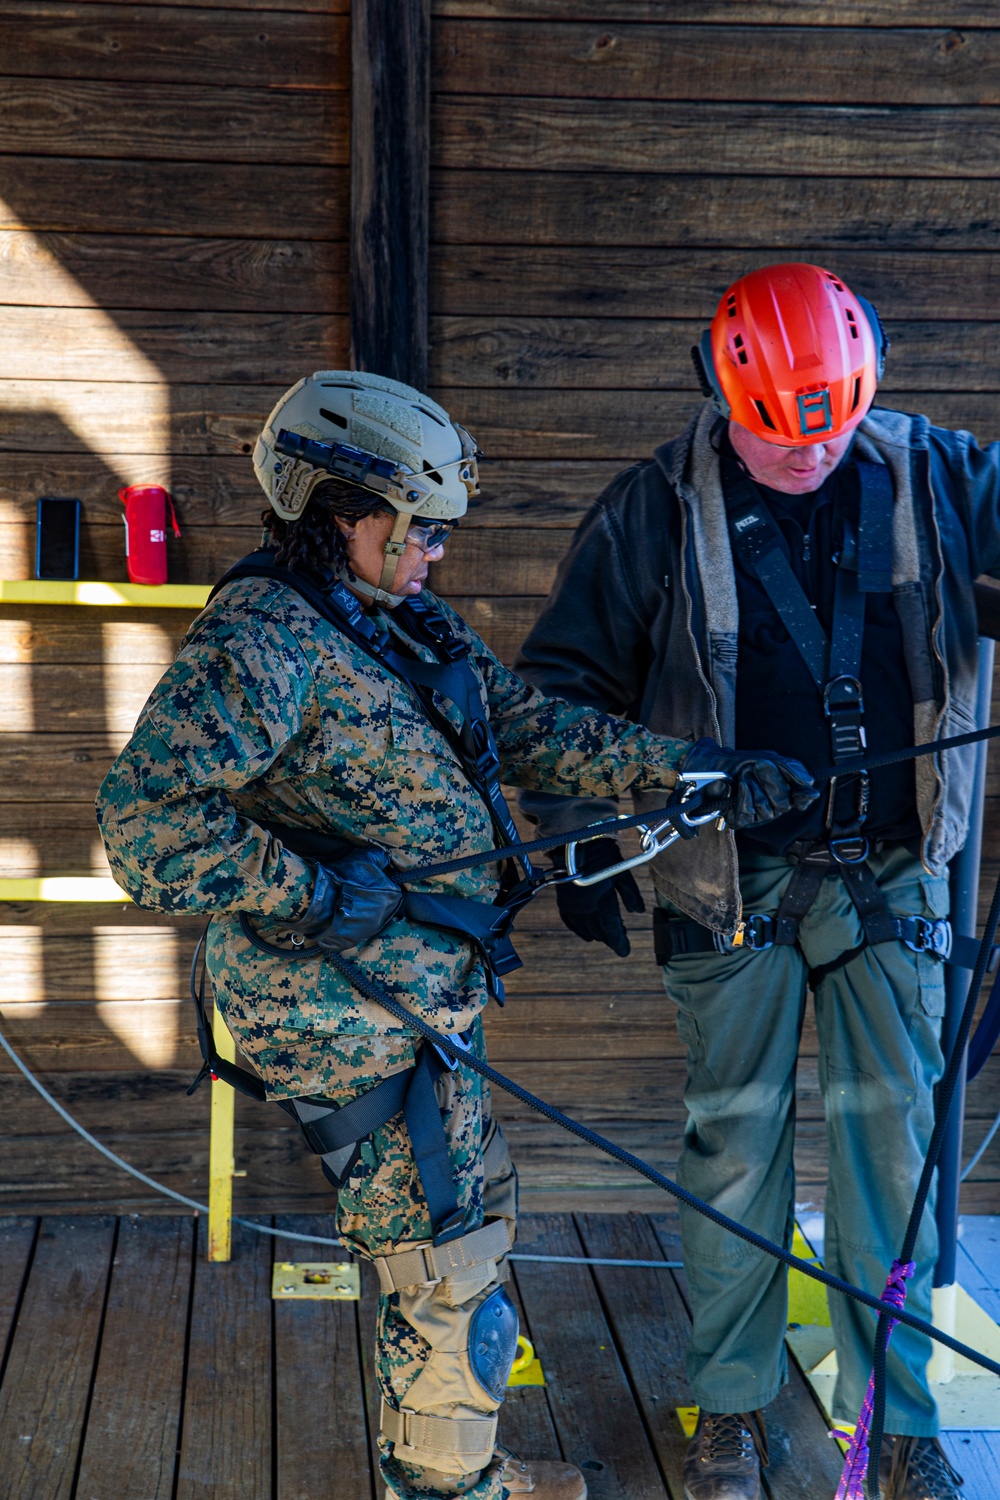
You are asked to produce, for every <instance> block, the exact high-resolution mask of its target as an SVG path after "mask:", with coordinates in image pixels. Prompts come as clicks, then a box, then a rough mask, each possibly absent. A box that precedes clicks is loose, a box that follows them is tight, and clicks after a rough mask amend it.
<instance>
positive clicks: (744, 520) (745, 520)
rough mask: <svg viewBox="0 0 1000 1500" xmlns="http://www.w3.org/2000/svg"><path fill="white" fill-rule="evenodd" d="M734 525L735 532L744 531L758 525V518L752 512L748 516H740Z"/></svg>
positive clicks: (754, 512)
mask: <svg viewBox="0 0 1000 1500" xmlns="http://www.w3.org/2000/svg"><path fill="white" fill-rule="evenodd" d="M735 524H736V530H737V531H746V530H747V529H748V527H750V526H759V525H760V516H759V515H758V514H757V512H756V511H755V510H752V511H751V512H750V514H749V515H748V516H740V518H739V520H738V521H737V522H736V523H735Z"/></svg>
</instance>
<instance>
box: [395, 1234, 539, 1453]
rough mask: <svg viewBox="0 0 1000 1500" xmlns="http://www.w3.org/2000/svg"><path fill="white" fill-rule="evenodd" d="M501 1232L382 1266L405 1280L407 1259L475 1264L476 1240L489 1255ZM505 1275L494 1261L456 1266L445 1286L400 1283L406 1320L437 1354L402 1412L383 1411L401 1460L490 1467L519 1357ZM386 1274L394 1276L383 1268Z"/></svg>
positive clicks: (432, 1355) (409, 1393)
mask: <svg viewBox="0 0 1000 1500" xmlns="http://www.w3.org/2000/svg"><path fill="white" fill-rule="evenodd" d="M501 1230H502V1232H503V1235H504V1236H505V1235H506V1224H505V1221H504V1220H502V1219H501V1220H495V1221H493V1223H491V1224H487V1225H485V1226H484V1229H483V1230H475V1231H473V1233H472V1234H470V1235H466V1236H463V1238H462V1240H458V1241H453V1242H452V1245H443V1246H439V1247H432V1246H426V1247H420V1248H419V1249H417V1250H410V1251H404V1252H402V1253H401V1254H400V1255H394V1256H386V1257H385V1258H384V1262H383V1265H386V1264H387V1265H388V1266H389V1267H390V1268H391V1273H392V1274H393V1276H394V1277H395V1275H398V1274H400V1273H402V1274H405V1268H404V1266H402V1265H400V1266H395V1265H393V1262H402V1261H403V1259H404V1256H405V1258H406V1261H407V1262H410V1261H411V1259H412V1257H414V1256H423V1257H424V1258H425V1260H426V1259H428V1258H430V1257H435V1258H439V1257H443V1256H444V1255H446V1254H447V1253H448V1252H451V1257H452V1258H453V1259H455V1260H458V1259H461V1258H464V1259H466V1260H475V1258H476V1256H475V1249H474V1244H475V1242H476V1240H477V1237H480V1236H483V1237H484V1238H482V1239H481V1240H480V1241H479V1245H480V1249H487V1248H489V1245H490V1241H497V1244H498V1245H499V1242H500V1239H501ZM487 1234H488V1235H489V1237H490V1240H487V1239H486V1238H485V1236H486V1235H487ZM508 1243H509V1241H508ZM463 1246H464V1247H465V1249H464V1252H463V1249H462V1247H463ZM470 1246H472V1247H473V1248H470ZM505 1251H506V1246H505V1247H504V1253H505ZM497 1258H499V1257H497ZM414 1264H415V1262H414ZM442 1269H443V1267H442ZM505 1270H506V1267H498V1266H497V1260H496V1259H495V1258H494V1256H493V1255H490V1256H488V1257H487V1258H485V1259H483V1260H481V1261H479V1263H478V1264H471V1265H468V1264H467V1265H464V1266H462V1265H460V1266H457V1267H456V1269H455V1270H454V1271H450V1272H448V1273H447V1274H445V1275H444V1276H443V1277H442V1278H441V1279H440V1280H436V1281H433V1282H431V1281H427V1280H423V1281H421V1282H418V1283H415V1284H410V1285H404V1286H401V1287H400V1286H399V1285H398V1282H397V1283H396V1290H397V1293H398V1307H399V1311H400V1313H401V1314H402V1316H403V1317H404V1318H405V1319H406V1321H407V1322H408V1323H409V1324H410V1326H411V1327H412V1328H414V1329H415V1330H416V1331H417V1332H418V1333H419V1334H420V1336H421V1338H423V1339H424V1340H425V1341H426V1342H427V1343H428V1344H429V1345H430V1350H431V1352H430V1356H429V1358H428V1359H427V1362H426V1364H425V1365H424V1367H423V1369H422V1370H421V1372H420V1374H419V1375H418V1376H417V1378H416V1380H414V1382H413V1384H412V1385H411V1386H410V1387H409V1389H408V1390H407V1392H406V1395H405V1396H404V1398H403V1402H402V1409H401V1410H400V1411H394V1410H393V1409H392V1408H391V1407H388V1406H387V1405H386V1403H385V1402H384V1401H383V1403H382V1419H381V1427H382V1437H383V1438H386V1439H388V1440H389V1441H391V1442H392V1443H393V1445H394V1455H393V1456H394V1457H396V1458H398V1459H401V1460H402V1461H403V1462H405V1463H410V1464H415V1465H418V1466H420V1467H422V1468H426V1469H433V1470H436V1471H437V1472H438V1473H441V1474H448V1475H456V1474H472V1473H476V1472H477V1471H478V1470H480V1469H483V1468H485V1467H486V1466H487V1464H489V1462H490V1461H491V1458H492V1455H493V1448H494V1445H495V1443H496V1427H497V1418H496V1412H497V1409H498V1408H499V1406H500V1403H501V1401H502V1400H503V1396H504V1390H505V1388H506V1384H507V1377H508V1375H509V1373H510V1366H511V1364H512V1363H513V1360H514V1355H515V1353H516V1349H517V1313H516V1311H515V1309H514V1306H513V1304H512V1303H511V1301H510V1299H509V1298H508V1297H507V1294H506V1293H505V1292H504V1291H503V1288H502V1282H503V1280H505V1279H506V1278H505V1276H504V1274H503V1273H504V1271H505ZM379 1274H380V1277H383V1276H385V1275H386V1274H387V1273H386V1272H385V1271H384V1270H383V1269H382V1267H381V1266H380V1271H379ZM425 1275H426V1272H425ZM383 1285H384V1281H383Z"/></svg>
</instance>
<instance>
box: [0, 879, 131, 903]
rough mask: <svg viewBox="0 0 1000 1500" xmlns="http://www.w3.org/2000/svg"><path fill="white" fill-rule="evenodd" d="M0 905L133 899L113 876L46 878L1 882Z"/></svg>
mask: <svg viewBox="0 0 1000 1500" xmlns="http://www.w3.org/2000/svg"><path fill="white" fill-rule="evenodd" d="M0 901H118V902H127V903H128V905H129V906H131V905H132V897H131V896H130V895H129V893H128V891H123V890H122V888H121V886H120V885H115V883H114V881H113V880H112V879H111V877H110V876H101V875H43V876H42V877H41V878H40V879H28V880H18V879H16V878H15V877H13V876H12V877H9V878H8V877H4V878H2V879H0Z"/></svg>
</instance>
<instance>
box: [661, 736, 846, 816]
mask: <svg viewBox="0 0 1000 1500" xmlns="http://www.w3.org/2000/svg"><path fill="white" fill-rule="evenodd" d="M685 771H719V772H721V774H722V775H723V776H727V777H728V778H729V788H730V799H731V800H730V806H729V810H728V812H727V813H726V818H727V821H728V823H729V826H730V827H731V828H753V827H755V826H756V825H757V824H758V823H770V822H771V821H772V819H774V818H780V817H781V816H782V814H784V813H787V812H792V811H793V810H794V811H795V812H804V811H805V809H806V808H807V807H811V806H812V804H813V803H814V802H815V801H816V798H817V797H818V796H819V788H818V787H817V786H816V785H815V783H814V782H813V779H812V777H811V776H810V774H809V772H808V771H807V770H806V768H805V766H804V765H803V764H802V763H801V761H797V760H789V759H788V758H787V757H786V756H784V755H776V754H774V752H773V751H771V750H726V749H724V748H723V746H722V745H717V744H716V743H715V741H714V740H710V739H704V740H697V741H696V742H695V744H694V745H692V747H691V749H690V750H689V751H688V753H687V755H686V756H685V757H684V762H683V764H682V766H681V775H682V776H683V774H684V772H685Z"/></svg>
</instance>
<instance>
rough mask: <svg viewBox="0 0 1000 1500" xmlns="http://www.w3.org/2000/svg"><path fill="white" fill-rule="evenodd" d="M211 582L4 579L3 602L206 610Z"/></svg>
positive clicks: (0, 593)
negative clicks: (126, 605)
mask: <svg viewBox="0 0 1000 1500" xmlns="http://www.w3.org/2000/svg"><path fill="white" fill-rule="evenodd" d="M211 592H212V588H211V584H207V583H164V584H160V585H159V586H158V587H152V586H150V585H149V584H145V583H99V582H96V581H94V582H84V581H82V580H71V579H61V578H53V579H48V578H15V579H0V604H104V605H107V604H128V605H133V606H135V605H137V604H139V605H144V606H146V607H147V608H152V609H204V607H205V605H206V604H207V603H208V596H209V594H210V593H211Z"/></svg>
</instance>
